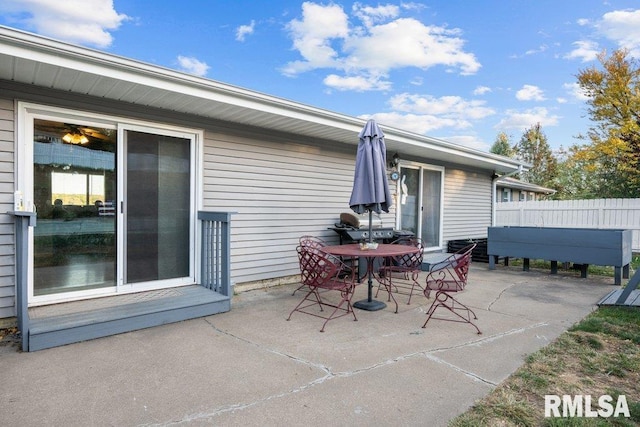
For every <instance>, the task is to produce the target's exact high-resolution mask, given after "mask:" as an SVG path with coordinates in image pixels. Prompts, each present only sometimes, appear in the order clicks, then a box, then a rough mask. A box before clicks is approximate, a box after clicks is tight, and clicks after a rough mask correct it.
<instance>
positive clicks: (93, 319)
mask: <svg viewBox="0 0 640 427" xmlns="http://www.w3.org/2000/svg"><path fill="white" fill-rule="evenodd" d="M230 308H231V299H230V297H227V296H224V295H221V294H219V293H218V292H215V291H212V290H210V289H207V288H205V287H203V286H198V285H193V286H185V287H179V288H171V289H163V290H158V291H149V292H141V293H136V294H128V295H121V296H113V297H105V298H98V299H92V300H86V301H75V302H69V303H64V304H55V305H49V306H45V307H32V308H30V309H29V317H30V319H31V320H30V327H29V337H28V351H36V350H42V349H45V348H51V347H57V346H61V345H65V344H71V343H76V342H80V341H86V340H90V339H94V338H101V337H106V336H109V335H116V334H120V333H124V332H130V331H135V330H139V329H144V328H150V327H153V326H159V325H164V324H167V323H174V322H180V321H182V320H188V319H193V318H197V317H203V316H209V315H212V314H217V313H222V312H226V311H229V310H230Z"/></svg>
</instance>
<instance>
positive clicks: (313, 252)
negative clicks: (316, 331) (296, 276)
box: [287, 246, 358, 332]
mask: <svg viewBox="0 0 640 427" xmlns="http://www.w3.org/2000/svg"><path fill="white" fill-rule="evenodd" d="M296 250H297V251H298V259H299V261H300V274H301V280H302V283H303V285H304V286H306V287H308V289H309V291H308V292H307V293H306V294H305V296H304V298H303V299H302V301H300V303H299V304H298V305H297V306H296V307H295V308H294V309H293V310H292V311H291V313H289V317H288V318H287V320H290V319H291V315H292V314H293V313H294V312H296V311H299V312H300V313H305V314H309V315H311V316H315V317H319V318H321V319H325V322H324V323H323V324H322V329H320V332H324V327H325V325H326V324H327V322H329V320H333V319H336V318H338V317H342V316H346V315H348V314H352V315H353V320H358V319H357V318H356V314H355V313H354V311H353V307H352V305H351V298H352V297H353V292H354V290H355V287H356V285H357V284H358V283H357V280H356V277H355V275H354V273H353V270H350V269H349V268H348V267H347V266H346V265H345V264H344V263H343V262H342V261H340V260H339V259H338V258H336V257H334V256H333V255H329V254H326V253H324V252H322V251H321V250H319V249H316V248H310V247H308V246H307V247H305V246H298V247H297V248H296ZM343 272H349V274H343ZM319 291H323V293H322V295H323V298H320V294H319ZM330 291H334V292H330ZM330 293H332V294H336V296H337V295H338V294H339V295H340V301H339V302H337V303H336V302H335V300H337V298H334V299H332V300H331V301H330V295H329V294H330ZM316 305H317V307H315V306H316ZM313 307H315V308H313ZM326 307H329V308H332V309H333V310H332V311H331V313H330V314H328V315H326V314H324V308H326Z"/></svg>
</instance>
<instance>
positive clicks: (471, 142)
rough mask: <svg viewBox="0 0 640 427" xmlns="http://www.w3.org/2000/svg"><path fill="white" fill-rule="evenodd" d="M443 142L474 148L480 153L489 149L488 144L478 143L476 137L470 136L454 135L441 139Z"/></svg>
mask: <svg viewBox="0 0 640 427" xmlns="http://www.w3.org/2000/svg"><path fill="white" fill-rule="evenodd" d="M441 139H444V140H445V141H449V142H453V143H454V144H458V145H462V146H465V147H469V148H474V149H476V150H480V151H485V152H486V151H489V149H490V148H491V147H490V146H489V144H487V143H486V142H484V141H480V140H479V139H478V138H477V137H475V136H472V135H455V136H447V137H442V138H441Z"/></svg>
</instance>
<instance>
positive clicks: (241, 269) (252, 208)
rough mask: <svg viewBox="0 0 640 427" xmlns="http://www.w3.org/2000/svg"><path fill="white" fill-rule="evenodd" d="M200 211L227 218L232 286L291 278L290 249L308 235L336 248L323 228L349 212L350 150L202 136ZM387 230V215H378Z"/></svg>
mask: <svg viewBox="0 0 640 427" xmlns="http://www.w3.org/2000/svg"><path fill="white" fill-rule="evenodd" d="M205 139H206V143H205V156H204V209H205V210H224V211H232V212H237V214H235V215H233V216H232V228H231V260H232V261H231V262H232V277H233V280H234V282H235V283H236V284H238V283H245V282H255V281H260V280H271V279H276V278H280V277H287V276H291V275H296V274H298V273H299V270H298V261H297V255H296V251H295V248H296V246H297V244H298V239H299V237H300V236H302V235H305V234H312V235H316V236H320V237H323V238H325V239H326V240H328V241H329V242H333V243H338V235H337V234H336V233H335V232H334V231H332V230H329V227H332V226H333V225H334V224H335V223H337V222H338V221H339V216H340V213H341V212H347V211H349V210H350V209H349V198H350V196H351V187H352V183H353V166H354V164H355V151H356V150H355V146H354V147H336V146H332V145H331V144H330V143H328V142H327V141H315V142H313V141H310V142H306V143H304V142H299V141H296V140H294V139H291V138H278V137H276V136H269V135H268V134H261V135H255V134H254V135H251V134H249V133H246V134H240V133H237V132H234V133H229V132H224V133H223V132H220V131H217V130H207V131H206V136H205ZM382 218H383V224H384V225H385V226H388V227H393V224H394V214H393V211H391V212H390V213H389V214H382Z"/></svg>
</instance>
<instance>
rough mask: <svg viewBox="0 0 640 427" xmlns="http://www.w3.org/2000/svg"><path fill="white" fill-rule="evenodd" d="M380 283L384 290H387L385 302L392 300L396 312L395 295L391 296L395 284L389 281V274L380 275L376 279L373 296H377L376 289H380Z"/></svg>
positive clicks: (396, 302)
mask: <svg viewBox="0 0 640 427" xmlns="http://www.w3.org/2000/svg"><path fill="white" fill-rule="evenodd" d="M380 285H382V286H384V288H385V290H386V291H387V294H388V296H387V302H391V300H393V303H394V304H395V305H396V311H395V312H396V313H398V301H396V297H394V296H393V288H394V287H395V285H394V284H393V282H392V281H391V276H390V275H389V276H381V277H380V278H379V279H378V289H377V290H376V296H375V298H378V291H379V290H380Z"/></svg>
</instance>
